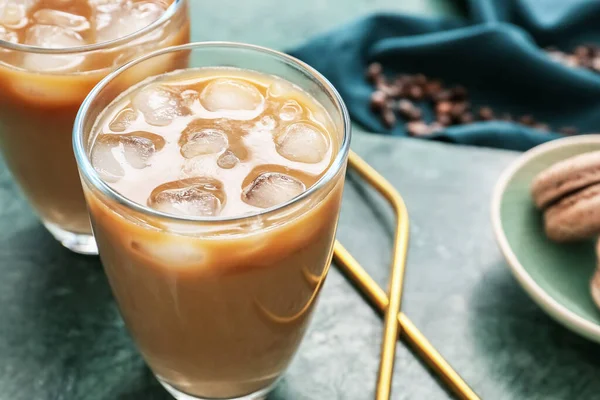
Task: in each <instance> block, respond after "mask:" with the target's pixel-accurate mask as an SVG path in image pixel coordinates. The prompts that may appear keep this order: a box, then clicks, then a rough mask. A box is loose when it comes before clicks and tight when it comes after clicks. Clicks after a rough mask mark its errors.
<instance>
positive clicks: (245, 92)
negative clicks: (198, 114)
mask: <svg viewBox="0 0 600 400" xmlns="http://www.w3.org/2000/svg"><path fill="white" fill-rule="evenodd" d="M263 101H264V99H263V96H262V94H260V92H259V91H258V89H257V88H256V87H255V86H254V85H251V84H249V83H247V82H244V81H241V80H236V79H226V78H220V79H215V80H213V81H212V82H211V83H209V84H208V85H207V86H206V87H205V88H204V90H203V91H202V93H201V94H200V103H201V104H202V106H203V107H204V108H205V109H206V110H208V111H212V112H223V111H225V112H227V111H255V112H260V111H261V108H262V107H261V106H262V105H263ZM255 115H257V113H255ZM230 117H233V118H235V114H232V115H230Z"/></svg>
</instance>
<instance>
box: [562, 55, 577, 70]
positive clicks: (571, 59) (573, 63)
mask: <svg viewBox="0 0 600 400" xmlns="http://www.w3.org/2000/svg"><path fill="white" fill-rule="evenodd" d="M563 62H564V64H565V65H566V66H567V67H573V68H574V67H578V66H579V59H578V58H577V57H575V56H572V55H567V56H566V57H565V58H564V59H563Z"/></svg>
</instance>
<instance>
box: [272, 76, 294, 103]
mask: <svg viewBox="0 0 600 400" xmlns="http://www.w3.org/2000/svg"><path fill="white" fill-rule="evenodd" d="M293 91H294V87H293V86H292V84H291V83H289V82H287V81H284V80H282V79H275V80H274V81H273V83H271V84H270V85H269V87H268V88H267V97H268V98H274V99H279V98H281V97H284V96H286V95H289V94H290V93H292V92H293Z"/></svg>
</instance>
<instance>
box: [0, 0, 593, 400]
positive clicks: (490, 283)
mask: <svg viewBox="0 0 600 400" xmlns="http://www.w3.org/2000/svg"><path fill="white" fill-rule="evenodd" d="M192 3H193V11H194V24H195V26H194V33H193V35H194V39H195V40H216V39H220V40H237V41H247V42H252V43H258V44H263V45H267V46H271V47H275V48H286V47H288V46H290V45H293V44H296V43H298V42H300V41H301V40H304V39H305V38H306V37H307V36H309V35H312V34H314V33H318V32H321V31H323V30H326V29H328V28H330V27H331V26H333V25H336V24H338V23H342V22H344V21H346V20H348V19H349V18H352V17H354V16H357V15H360V14H362V13H364V12H368V11H372V10H374V9H383V8H386V7H387V9H403V10H410V11H415V12H451V9H450V8H448V7H445V5H444V3H443V2H436V1H433V0H431V1H404V2H397V1H391V0H376V1H374V0H371V1H369V0H352V1H349V0H347V1H345V2H344V3H341V2H333V1H329V2H327V1H325V2H324V1H320V0H303V1H302V2H298V3H287V2H286V3H285V4H284V2H280V1H276V0H260V1H255V2H242V1H237V0H220V1H218V2H201V1H200V0H192ZM246 3H252V5H249V4H248V5H246ZM396 3H402V4H396ZM209 4H210V5H209ZM342 4H343V5H342ZM231 10H236V15H235V16H233V17H232V16H231V15H230V14H229V13H230V12H231ZM352 147H353V148H354V150H356V151H357V152H358V153H359V154H361V155H362V156H363V157H365V159H366V160H367V161H369V162H370V163H371V164H372V165H373V166H374V167H375V168H377V169H378V170H379V171H381V172H382V173H383V175H385V176H386V177H387V178H388V179H389V180H390V181H391V182H392V183H393V184H394V186H396V187H397V188H398V189H399V190H400V191H401V193H402V194H403V196H404V197H405V199H406V202H407V204H408V208H409V212H410V215H411V223H412V237H411V246H410V257H409V264H408V272H407V280H406V291H405V296H404V300H405V301H404V310H405V312H406V314H407V315H408V316H409V317H410V318H411V319H412V320H413V322H414V323H415V324H416V325H417V326H418V327H419V328H420V329H421V331H422V332H423V333H424V334H425V335H426V336H427V337H428V338H429V339H430V341H431V342H432V343H433V344H434V345H435V346H436V347H437V348H438V349H439V350H440V352H441V353H442V354H444V356H445V357H447V359H448V360H449V361H450V362H451V363H452V364H453V366H454V367H455V368H456V369H457V370H458V371H459V372H460V373H461V374H462V375H463V376H464V377H465V378H466V379H467V381H468V382H470V383H471V384H472V386H473V387H474V388H475V389H476V391H477V392H478V393H479V394H480V395H481V396H482V398H484V399H597V398H600V379H598V376H600V347H599V346H597V345H595V344H592V343H590V342H587V341H585V340H584V339H581V338H579V337H577V336H575V335H574V334H572V333H570V332H569V331H567V330H565V329H564V328H562V327H561V326H559V325H557V324H556V323H555V322H553V321H552V320H550V319H549V318H548V317H547V316H546V315H545V314H543V313H542V311H541V310H540V309H539V308H538V307H537V306H536V305H535V304H534V303H533V302H532V301H531V300H530V299H529V298H528V297H527V296H526V295H525V294H524V292H523V291H522V290H521V289H520V287H519V286H518V285H517V283H516V282H515V280H514V279H513V278H512V276H511V275H510V273H509V271H508V269H507V268H506V265H505V262H504V260H503V258H502V256H501V254H500V252H499V251H498V249H497V247H496V245H495V243H494V240H493V236H492V231H491V226H490V223H489V201H490V196H491V191H492V187H493V185H494V182H495V180H496V178H497V177H498V176H499V174H500V172H501V170H502V169H503V168H504V167H505V166H506V165H508V164H509V163H510V162H511V161H512V160H513V159H515V157H517V154H516V153H512V152H505V151H498V150H488V149H477V148H468V147H453V146H448V145H442V144H436V143H428V142H424V141H415V140H410V139H397V138H387V137H383V136H375V135H369V134H365V133H360V132H358V131H355V135H354V139H353V145H352ZM344 196H345V198H344V206H343V210H342V217H341V221H340V229H339V239H340V240H341V241H342V243H344V244H345V245H346V247H347V248H348V249H349V250H351V251H352V252H353V253H354V254H355V255H356V257H357V258H358V260H359V261H360V262H361V263H363V265H364V266H365V267H366V268H367V270H368V271H369V273H371V274H372V276H373V277H375V278H376V280H377V281H378V282H379V283H380V285H382V286H384V285H385V282H386V277H387V274H388V265H389V262H390V256H389V252H390V248H391V237H392V230H393V218H392V213H391V211H390V210H389V209H388V207H387V205H386V204H385V203H384V202H383V201H382V200H381V199H380V198H379V197H378V196H376V195H375V194H374V193H373V192H372V191H371V190H370V189H368V188H366V187H365V185H363V184H362V183H361V182H360V180H358V179H356V178H355V177H353V176H352V175H350V176H349V179H348V182H347V185H346V191H345V194H344ZM381 329H382V328H381V323H380V320H379V318H378V317H377V315H376V313H374V312H373V310H372V309H371V308H369V306H368V305H367V304H366V303H364V301H363V300H362V299H361V298H360V297H359V296H358V295H357V293H356V292H355V291H354V289H353V288H352V287H351V286H350V285H349V284H348V283H347V282H346V281H345V279H344V278H343V277H342V276H341V275H340V274H339V273H338V272H337V270H335V269H332V270H331V273H330V276H329V278H328V281H327V283H326V285H325V288H324V290H323V293H322V297H321V300H320V303H319V306H318V308H317V312H316V315H315V318H314V320H313V324H312V326H311V329H310V330H309V332H308V334H307V336H306V339H305V341H304V343H303V345H302V347H301V349H300V352H299V354H298V355H297V357H296V359H295V361H294V363H293V365H292V367H291V368H290V370H289V372H288V374H287V375H286V377H285V379H284V380H283V381H282V382H281V384H280V385H279V387H278V388H277V389H276V391H275V392H274V394H273V395H272V396H271V397H270V399H272V400H284V399H285V400H330V399H331V400H333V399H356V400H366V399H370V398H372V397H373V391H374V383H375V378H376V373H377V366H378V353H379V346H380V334H381ZM393 398H394V399H417V400H421V399H446V398H449V395H448V394H447V393H445V392H444V390H443V389H442V387H441V386H440V385H439V384H438V383H437V382H436V380H435V379H434V378H433V377H432V376H431V375H430V374H429V373H428V372H427V370H426V369H425V368H424V367H423V366H422V365H421V364H420V362H419V361H418V359H416V358H415V357H414V356H413V355H412V354H411V353H410V352H409V351H408V350H407V349H406V348H405V347H404V346H403V345H401V346H400V347H399V350H398V353H397V361H396V372H395V377H394V396H393ZM88 399H89V400H113V399H118V400H126V399H136V400H137V399H143V400H153V399H164V400H166V399H169V396H168V395H167V394H166V393H165V392H164V391H163V390H162V388H161V387H160V386H159V384H158V383H157V382H156V381H155V380H154V378H153V377H152V375H151V373H150V372H149V370H148V369H147V368H146V367H145V366H144V363H143V361H142V360H141V358H140V357H139V355H138V353H137V352H136V350H135V348H134V347H133V345H132V343H131V340H130V338H129V336H128V335H127V333H126V331H125V328H124V326H123V323H122V321H121V318H120V317H119V314H118V311H117V309H116V306H115V303H114V301H113V299H112V297H111V293H110V290H109V288H108V286H107V282H106V279H105V277H104V274H103V272H102V269H101V266H100V263H99V261H98V260H97V259H96V258H90V257H83V256H75V255H72V254H70V253H69V252H68V251H66V250H64V249H62V248H61V247H60V246H59V245H58V244H57V243H55V242H54V241H53V239H52V238H51V237H50V235H49V234H48V233H47V232H46V231H45V230H44V228H43V227H42V226H41V225H40V224H39V223H38V222H37V220H36V218H35V217H34V216H33V215H32V213H31V210H30V209H29V207H28V206H27V205H26V204H25V202H24V200H23V197H22V196H21V195H20V193H19V192H18V190H17V188H16V186H15V184H14V183H13V181H12V178H11V177H10V175H9V173H8V171H6V167H5V166H4V164H3V163H2V161H1V160H0V400H88Z"/></svg>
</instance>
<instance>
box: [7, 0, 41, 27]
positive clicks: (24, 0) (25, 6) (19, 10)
mask: <svg viewBox="0 0 600 400" xmlns="http://www.w3.org/2000/svg"><path fill="white" fill-rule="evenodd" d="M35 2H36V0H0V24H1V25H4V26H5V27H8V28H12V29H19V28H23V27H25V26H26V25H27V11H28V10H29V8H30V7H31V6H33V5H34V4H35Z"/></svg>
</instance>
